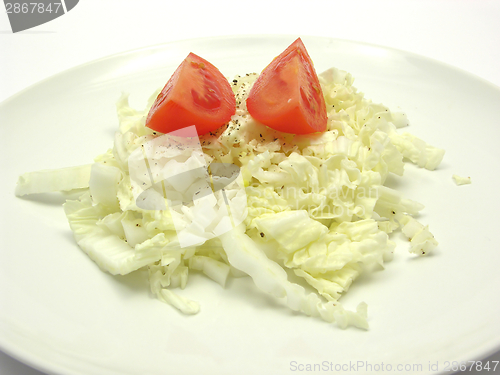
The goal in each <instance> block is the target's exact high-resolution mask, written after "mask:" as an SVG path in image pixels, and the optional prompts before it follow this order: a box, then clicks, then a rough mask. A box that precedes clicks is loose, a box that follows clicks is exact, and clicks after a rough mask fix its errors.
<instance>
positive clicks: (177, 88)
mask: <svg viewBox="0 0 500 375" xmlns="http://www.w3.org/2000/svg"><path fill="white" fill-rule="evenodd" d="M235 112H236V98H235V96H234V94H233V91H232V89H231V85H230V84H229V82H228V81H227V79H226V78H225V77H224V76H223V75H222V73H221V72H220V71H219V70H218V69H217V68H216V67H215V66H213V65H212V64H211V63H209V62H208V61H207V60H205V59H203V58H201V57H199V56H197V55H195V54H194V53H190V54H189V55H188V56H187V57H186V58H185V59H184V61H183V62H182V63H181V64H180V65H179V67H178V68H177V69H176V71H175V72H174V74H173V75H172V77H171V78H170V79H169V80H168V82H167V84H166V85H165V87H164V88H163V90H162V91H161V93H160V94H159V95H158V97H157V98H156V100H155V102H154V103H153V106H152V107H151V109H150V111H149V113H148V117H147V119H146V126H147V127H148V128H151V129H152V130H155V131H157V132H160V133H169V132H172V131H175V130H178V129H182V128H185V127H188V126H192V125H195V126H196V131H197V132H198V135H203V134H206V133H208V132H211V131H213V130H216V129H218V128H219V127H220V126H222V125H224V124H225V123H227V122H228V121H229V120H230V119H231V116H233V115H234V114H235Z"/></svg>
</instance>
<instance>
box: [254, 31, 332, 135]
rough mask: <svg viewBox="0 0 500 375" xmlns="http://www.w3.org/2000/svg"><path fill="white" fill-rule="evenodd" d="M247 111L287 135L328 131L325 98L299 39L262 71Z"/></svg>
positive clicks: (310, 61)
mask: <svg viewBox="0 0 500 375" xmlns="http://www.w3.org/2000/svg"><path fill="white" fill-rule="evenodd" d="M247 109H248V112H250V115H252V117H253V118H254V119H256V120H257V121H259V122H261V123H262V124H264V125H267V126H269V127H270V128H273V129H276V130H279V131H282V132H285V133H293V134H308V133H315V132H323V131H325V130H326V122H327V115H326V105H325V98H324V97H323V92H322V91H321V86H320V84H319V80H318V76H317V75H316V71H315V70H314V66H313V63H312V60H311V58H310V57H309V54H308V53H307V51H306V47H305V46H304V44H303V43H302V40H300V38H299V39H297V40H296V41H295V42H293V43H292V44H291V45H290V46H289V47H288V48H287V49H286V50H285V51H284V52H283V53H282V54H281V55H279V56H278V57H276V58H275V59H274V60H273V61H272V62H271V63H270V64H269V65H268V66H267V67H266V68H265V69H264V70H263V71H262V73H261V74H260V76H259V78H257V81H256V82H255V84H254V85H253V87H252V89H251V90H250V94H249V95H248V99H247Z"/></svg>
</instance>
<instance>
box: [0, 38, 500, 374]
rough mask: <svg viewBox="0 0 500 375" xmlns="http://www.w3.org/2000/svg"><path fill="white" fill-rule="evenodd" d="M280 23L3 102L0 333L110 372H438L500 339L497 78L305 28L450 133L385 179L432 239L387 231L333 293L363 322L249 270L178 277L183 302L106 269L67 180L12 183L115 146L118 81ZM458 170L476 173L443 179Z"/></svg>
mask: <svg viewBox="0 0 500 375" xmlns="http://www.w3.org/2000/svg"><path fill="white" fill-rule="evenodd" d="M293 40H294V38H293V37H291V36H261V37H260V36H249V37H243V36H237V37H224V38H214V39H197V40H189V41H182V42H177V43H171V44H167V45H161V46H155V47H150V48H145V49H141V50H137V51H132V52H128V53H123V54H120V55H116V56H111V57H108V58H104V59H101V60H98V61H95V62H92V63H89V64H85V65H83V66H80V67H77V68H74V69H71V70H69V71H66V72H63V73H61V74H59V75H56V76H54V77H52V78H50V79H48V80H45V81H43V82H40V83H39V84H36V85H34V86H32V87H30V88H28V89H26V90H25V91H23V92H21V93H20V94H18V95H15V96H14V97H12V98H10V99H8V100H7V101H5V102H3V103H2V104H1V105H0V118H1V121H2V138H1V141H0V142H1V148H0V150H1V160H2V161H1V163H2V169H1V170H2V184H1V199H2V203H1V231H2V244H1V250H0V251H1V253H0V267H1V272H0V292H1V296H0V297H1V305H2V306H1V309H0V348H1V349H2V350H4V351H6V352H7V353H9V354H11V355H13V356H15V357H16V358H18V359H20V360H21V361H24V362H26V363H28V364H30V365H32V366H34V367H36V368H39V369H42V370H43V371H47V372H50V373H58V374H121V375H123V374H139V373H141V374H164V373H174V374H201V373H203V374H221V373H226V374H235V373H238V374H257V373H260V374H263V373H269V374H280V373H289V372H291V371H292V372H293V371H294V370H296V371H298V372H299V370H300V369H301V368H303V369H305V368H306V367H299V365H303V366H305V365H307V364H309V365H314V364H319V365H321V366H322V368H321V369H322V370H325V369H327V368H328V369H333V370H335V368H337V369H339V366H344V367H343V369H344V370H345V369H346V368H347V367H346V366H349V365H351V364H353V363H354V364H356V366H357V365H359V366H361V364H362V363H364V365H372V366H376V365H378V366H381V364H382V363H383V364H384V366H386V367H385V368H387V365H388V364H390V365H391V366H393V369H397V367H396V366H398V365H403V366H404V365H415V366H422V367H421V370H422V371H419V370H420V368H419V367H414V370H415V371H414V372H415V373H433V372H435V371H434V370H435V368H436V367H435V363H436V362H439V370H440V371H443V370H445V366H446V361H448V362H450V365H451V362H452V361H464V360H473V359H480V358H482V357H484V356H486V355H488V354H490V353H492V352H494V351H496V350H498V349H500V323H499V319H498V317H499V316H500V302H499V299H498V290H499V287H500V272H499V269H498V267H499V266H498V265H499V264H500V252H499V251H498V241H497V240H495V236H496V234H497V233H498V232H497V230H498V224H499V219H498V212H500V200H499V199H498V186H499V185H500V177H499V176H500V174H499V172H500V152H499V149H498V147H497V142H498V140H499V139H500V127H499V126H498V121H499V118H500V107H499V106H498V103H500V89H499V88H498V87H495V86H493V85H491V84H489V83H487V82H485V81H482V80H480V79H478V78H477V77H474V76H471V75H469V74H467V73H464V72H462V71H459V70H457V69H455V68H452V67H450V66H446V65H443V64H441V63H438V62H435V61H430V60H428V59H426V58H423V57H419V56H416V55H414V54H411V53H406V52H401V51H396V50H391V49H387V48H381V47H376V46H371V45H364V44H357V43H352V42H346V41H339V40H335V39H328V38H315V37H310V38H307V37H304V38H303V40H304V42H305V44H306V46H307V47H308V50H309V53H310V55H311V56H312V58H313V60H314V61H315V64H316V69H317V70H318V71H322V70H324V69H326V68H328V67H330V66H336V67H338V68H341V69H344V70H347V71H349V72H351V73H352V74H353V75H354V77H355V78H356V82H355V83H356V86H357V87H358V88H359V89H360V90H361V91H363V92H364V93H365V94H366V96H367V97H368V98H372V99H373V100H374V101H377V102H382V103H384V104H386V105H388V106H389V107H390V108H392V109H394V110H404V111H405V112H406V113H407V114H408V116H409V118H410V121H411V124H412V125H411V127H410V128H408V129H407V130H408V131H410V132H412V133H413V134H415V135H417V136H419V137H421V138H423V139H425V140H426V141H428V142H429V143H431V144H434V145H436V146H439V147H442V148H444V149H446V150H447V153H446V156H445V159H444V162H443V164H442V166H441V167H440V168H439V170H437V171H434V172H429V171H426V170H422V169H418V168H415V167H413V166H410V165H409V166H408V168H407V171H406V174H405V178H404V179H396V178H394V179H391V183H392V184H393V185H397V186H398V188H400V189H401V190H402V191H403V192H404V193H405V194H406V195H407V197H409V198H412V199H415V200H417V201H420V202H422V203H424V204H425V205H426V209H425V211H424V213H423V215H421V221H423V222H424V223H426V224H429V225H430V228H431V230H432V232H433V233H434V234H435V235H436V237H437V239H438V240H439V241H440V246H439V248H438V249H437V251H436V253H435V255H432V256H428V257H425V258H418V259H415V258H414V257H413V256H410V255H409V254H408V252H407V248H408V244H405V243H400V244H399V246H398V249H397V253H396V256H395V259H394V261H393V262H391V263H388V264H387V267H386V270H384V271H383V272H377V273H375V274H373V275H371V276H369V277H365V278H363V279H360V280H359V282H357V283H355V284H354V285H353V287H352V289H351V290H350V291H349V293H348V294H347V295H346V296H345V298H343V302H344V304H345V305H346V306H347V307H349V308H354V307H355V306H356V304H357V303H358V302H360V301H362V300H363V301H366V302H367V303H368V306H369V323H370V325H371V329H370V330H369V331H367V332H365V331H362V330H358V329H354V328H350V329H347V330H340V329H338V328H337V327H336V326H334V325H329V324H327V323H325V322H323V321H320V320H319V319H314V318H308V317H306V316H303V315H301V314H296V313H293V312H290V311H289V310H287V309H286V308H284V307H282V306H280V305H279V304H277V303H275V302H274V301H273V300H271V299H270V298H268V297H267V296H265V295H263V294H261V293H260V292H258V291H256V289H255V287H254V286H253V285H252V283H251V282H250V280H249V279H237V280H233V281H231V282H230V283H229V285H228V287H227V288H226V290H223V289H222V288H221V287H220V286H219V285H217V284H215V283H213V282H211V281H209V280H206V279H205V278H203V277H201V276H198V275H194V277H192V278H190V283H189V284H188V287H187V288H186V290H184V291H183V292H182V294H183V295H186V296H189V297H191V298H192V299H195V300H197V301H199V302H200V303H201V307H202V310H201V312H200V313H199V314H198V315H196V316H189V317H187V316H183V315H181V314H180V313H178V312H177V311H175V310H174V309H173V308H171V307H170V306H168V305H165V304H162V303H161V302H159V301H157V300H156V299H154V298H153V297H152V296H151V295H150V293H149V291H148V286H147V284H146V281H145V278H144V275H143V274H141V273H138V274H134V275H130V276H126V277H112V276H110V275H108V274H105V273H103V272H101V271H100V270H99V269H98V268H97V266H96V265H95V264H94V263H93V262H92V261H90V260H89V259H88V258H87V257H86V256H85V255H84V254H83V253H82V251H80V250H79V248H78V247H77V246H76V244H75V242H74V241H73V238H72V234H71V232H70V230H69V227H68V224H67V222H66V219H65V216H64V213H63V209H62V207H61V203H62V202H63V201H64V197H63V196H62V195H60V194H53V195H47V196H35V197H31V198H27V199H18V198H15V197H14V186H15V182H16V180H17V177H18V175H20V174H22V173H24V172H27V171H32V170H38V169H48V168H58V167H64V166H72V165H79V164H85V163H88V162H90V161H91V160H92V158H93V157H94V156H96V155H98V154H100V153H102V152H104V151H105V150H106V149H108V148H110V147H111V146H112V142H113V133H114V131H115V129H116V127H117V119H116V115H115V102H116V100H117V98H118V97H119V95H120V93H121V92H122V91H128V92H130V93H131V94H132V95H131V101H132V104H134V105H135V106H137V107H143V106H144V104H145V101H146V99H147V97H148V96H149V95H150V94H151V93H152V92H153V91H154V90H155V89H156V88H158V87H161V86H163V85H164V83H165V82H166V81H167V80H168V78H169V76H170V74H171V73H172V72H173V70H174V69H175V68H176V66H177V65H178V64H179V63H180V62H181V61H182V59H184V57H185V56H186V55H187V54H188V53H189V52H190V51H193V52H195V53H197V54H199V55H201V56H203V57H204V58H206V59H207V60H209V61H211V62H212V63H213V64H215V65H216V66H217V67H219V69H220V70H221V71H222V72H223V73H224V74H225V75H227V76H232V75H234V74H241V73H247V72H253V71H260V70H261V69H263V68H264V67H265V66H266V64H268V63H269V62H270V61H271V59H272V58H273V57H274V56H276V55H277V54H279V53H280V52H281V51H282V50H284V49H285V47H287V46H288V45H289V44H290V43H291V42H292V41H293ZM454 173H457V174H460V175H466V176H471V177H472V181H473V184H472V185H468V186H461V187H457V186H455V184H454V183H453V182H452V179H451V176H452V174H454ZM350 361H351V363H350ZM358 361H360V362H358ZM429 364H432V365H433V366H431V367H429ZM329 366H333V367H329ZM335 366H337V367H335ZM351 369H352V367H351ZM374 369H376V368H374ZM379 369H380V367H379ZM358 370H359V371H358V372H359V373H363V372H364V371H362V370H363V368H361V367H360V368H358ZM406 370H407V371H405V372H406V373H411V372H412V371H408V370H410V368H406Z"/></svg>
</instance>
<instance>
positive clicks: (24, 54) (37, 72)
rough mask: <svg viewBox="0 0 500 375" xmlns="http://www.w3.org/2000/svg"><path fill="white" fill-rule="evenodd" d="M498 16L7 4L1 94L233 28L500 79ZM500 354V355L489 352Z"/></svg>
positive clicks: (495, 6)
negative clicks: (31, 11)
mask: <svg viewBox="0 0 500 375" xmlns="http://www.w3.org/2000/svg"><path fill="white" fill-rule="evenodd" d="M499 20H500V1H498V0H495V1H491V0H490V1H481V0H432V1H429V0H420V1H417V0H399V1H395V0H392V1H389V0H380V1H377V0H363V1H362V0H355V1H347V0H343V1H337V0H307V1H306V0H302V1H295V0H288V1H282V0H279V1H273V0H267V1H261V0H254V1H252V2H242V1H234V0H232V1H214V0H212V1H206V0H205V1H197V0H190V1H184V2H181V1H167V0H141V1H139V0H81V1H80V3H79V4H78V5H77V6H76V7H75V8H74V9H73V10H71V11H70V12H69V13H67V14H66V15H65V16H62V17H60V18H58V19H56V20H54V21H51V22H49V23H47V24H44V25H40V26H38V27H36V28H33V29H30V30H26V31H23V32H20V33H16V34H13V33H12V31H11V29H10V25H9V21H8V18H7V14H6V13H5V9H4V8H3V5H0V102H1V101H3V100H5V99H6V98H8V97H10V96H12V95H14V94H16V93H17V92H19V91H21V90H23V89H25V88H26V87H28V86H30V85H32V84H34V83H36V82H38V81H40V80H42V79H45V78H47V77H50V76H51V75H53V74H56V73H58V72H60V71H62V70H65V69H68V68H71V67H74V66H76V65H79V64H82V63H85V62H88V61H91V60H94V59H97V58H100V57H104V56H107V55H110V54H114V53H119V52H123V51H127V50H131V49H135V48H139V47H144V46H148V45H152V44H160V43H165V42H169V41H176V40H182V39H189V38H198V37H205V36H218V35H233V34H291V35H294V36H303V35H314V36H328V37H334V38H339V39H347V40H352V41H361V42H367V43H373V44H377V45H381V46H387V47H393V48H398V49H402V50H406V51H411V52H415V53H418V54H420V55H423V56H426V57H430V58H433V59H436V60H440V61H442V62H445V63H447V64H450V65H453V66H456V67H459V68H461V69H464V70H466V71H469V72H471V73H473V74H475V75H477V76H479V77H481V78H483V79H486V80H488V81H490V82H492V83H494V84H496V85H497V86H500V69H499V65H500V48H499V47H500V26H499ZM499 104H500V103H499ZM478 110H480V109H478ZM0 124H1V125H0V126H1V130H2V132H3V131H7V129H8V127H9V126H12V124H4V123H2V122H1V119H0ZM0 308H1V301H0ZM478 359H480V358H478ZM499 359H500V353H497V354H496V355H494V356H493V357H490V360H499ZM496 372H497V373H498V372H500V366H499V368H497V371H496ZM468 373H471V372H468ZM472 373H474V372H472ZM484 373H488V372H484ZM20 374H23V375H36V374H38V375H39V374H41V373H40V372H38V371H36V370H33V369H31V368H29V367H27V366H25V365H24V364H21V363H20V362H17V361H16V360H14V359H12V358H10V357H8V356H7V355H5V354H3V353H1V352H0V375H20Z"/></svg>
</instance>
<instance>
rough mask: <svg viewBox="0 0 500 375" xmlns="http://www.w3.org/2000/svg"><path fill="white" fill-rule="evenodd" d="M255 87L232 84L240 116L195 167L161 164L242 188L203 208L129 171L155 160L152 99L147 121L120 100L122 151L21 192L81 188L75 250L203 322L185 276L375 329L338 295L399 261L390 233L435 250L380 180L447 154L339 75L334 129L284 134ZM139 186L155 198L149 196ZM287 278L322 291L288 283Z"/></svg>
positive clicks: (205, 139)
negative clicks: (215, 175)
mask: <svg viewBox="0 0 500 375" xmlns="http://www.w3.org/2000/svg"><path fill="white" fill-rule="evenodd" d="M256 77H257V75H256V74H247V75H246V76H241V77H240V76H238V77H236V78H235V79H234V80H233V81H232V85H233V91H234V93H235V95H236V100H237V111H236V114H235V115H234V116H233V117H232V119H231V121H230V122H229V123H228V124H227V126H224V127H222V128H221V129H219V130H218V131H217V132H215V133H210V134H207V135H204V136H201V137H199V146H200V147H201V149H202V150H203V152H202V154H201V156H199V157H194V156H193V157H190V158H184V159H182V158H183V156H182V155H181V153H178V154H176V155H174V157H173V158H174V159H175V158H177V159H175V160H174V159H172V160H170V162H169V163H170V164H168V165H167V164H165V166H163V167H164V170H167V169H168V170H169V171H175V170H176V168H181V167H180V166H183V165H186V164H192V167H191V168H192V169H194V168H197V167H200V168H201V167H203V165H208V164H210V165H215V164H211V163H226V164H228V165H229V164H232V165H236V166H237V167H238V168H239V172H240V173H239V176H238V179H236V180H235V181H234V182H232V183H231V184H229V183H228V182H227V181H229V177H222V180H221V181H223V182H224V184H222V185H220V186H226V185H227V186H226V188H224V189H222V190H221V191H219V192H218V194H213V195H210V197H209V198H207V197H204V200H203V202H204V204H203V205H202V204H201V203H199V202H200V201H201V200H198V201H196V200H195V201H194V203H192V204H190V205H183V204H180V203H178V202H181V201H182V199H181V198H178V200H177V201H176V198H175V197H172V196H176V194H180V195H179V197H181V196H182V190H186V189H187V188H188V186H191V185H192V184H194V182H193V181H191V182H189V183H188V182H186V181H184V180H175V181H174V180H172V186H173V188H172V189H174V190H172V191H173V193H172V194H173V195H171V196H170V198H169V196H167V198H169V200H168V201H167V203H165V199H164V197H163V196H162V195H161V189H165V186H164V185H159V184H157V183H156V184H155V183H154V181H153V176H149V177H148V176H147V175H146V174H144V175H143V177H142V178H143V180H139V181H137V180H136V179H135V178H134V173H135V172H134V171H135V169H134V171H130V170H129V168H140V165H139V164H140V160H139V159H140V157H141V155H143V154H144V155H145V154H146V153H147V152H149V151H148V150H149V149H148V147H150V149H151V147H153V148H152V149H151V150H153V149H154V150H157V149H155V148H154V147H157V146H155V145H154V144H155V143H154V142H155V140H156V139H157V138H158V137H159V136H160V135H159V134H156V133H155V132H153V131H152V130H151V129H149V128H147V127H145V119H146V116H147V113H148V111H149V108H150V107H151V105H152V103H153V101H154V99H155V98H156V93H155V94H154V95H153V96H151V98H150V100H149V102H148V105H147V106H146V108H145V109H144V110H135V109H133V108H131V107H130V106H129V104H128V96H127V95H122V97H121V98H120V99H119V101H118V103H117V111H118V118H119V130H118V131H117V133H116V135H115V139H114V146H113V148H112V149H110V150H108V151H107V152H106V153H104V154H102V155H100V156H98V157H97V158H96V159H95V162H94V164H92V165H91V166H84V167H77V168H70V169H62V170H57V171H50V172H33V173H28V174H25V175H23V176H21V177H20V178H19V181H18V186H17V189H16V194H17V195H24V194H32V193H41V192H48V191H56V190H71V189H76V188H86V191H85V193H83V195H82V196H81V197H80V199H78V200H70V201H67V202H66V203H65V205H64V209H65V212H66V215H67V218H68V221H69V225H70V227H71V229H72V231H73V233H74V237H75V240H76V242H77V243H78V245H79V246H80V247H81V249H82V250H83V251H85V252H86V253H87V254H88V255H89V257H90V258H91V259H93V260H94V261H95V262H96V263H97V264H98V265H99V267H101V268H102V269H103V270H104V271H107V272H110V273H111V274H127V273H130V272H133V271H136V270H138V269H140V268H146V269H147V270H148V274H149V281H150V287H151V292H152V293H153V294H154V295H156V296H157V297H158V299H160V300H161V301H163V302H166V303H168V304H170V305H172V306H174V307H176V308H177V309H179V310H180V311H182V312H183V313H186V314H195V313H197V312H198V311H199V304H198V303H197V302H195V301H191V300H189V299H187V298H186V297H182V296H179V295H177V294H176V293H175V292H174V291H173V290H174V289H175V288H185V287H186V285H187V283H188V278H189V277H188V276H189V272H190V271H199V272H203V273H204V274H205V275H206V276H207V277H209V278H210V279H212V280H214V281H215V282H217V283H218V284H220V285H221V286H222V287H224V285H225V283H226V280H227V279H228V277H240V276H243V275H249V276H250V277H251V278H252V280H253V282H254V283H255V285H256V286H257V287H258V288H259V289H260V290H262V291H263V292H265V293H268V294H270V295H272V296H274V297H276V298H277V299H279V300H280V301H282V302H283V303H284V304H285V305H287V306H288V307H289V308H291V309H292V310H295V311H301V312H303V313H304V314H307V315H310V316H318V317H321V318H322V319H324V320H325V321H327V322H336V323H337V324H338V325H339V326H340V327H347V326H349V325H354V326H356V327H360V328H364V329H367V328H368V323H367V308H366V304H365V303H363V302H362V303H360V304H359V305H358V307H357V310H356V311H348V310H346V309H344V307H343V306H342V304H341V303H340V302H339V298H340V297H341V296H342V295H343V294H344V293H345V292H347V291H348V289H349V287H350V286H351V284H352V283H353V282H354V281H355V279H356V278H357V277H358V276H359V275H360V274H361V273H363V272H370V270H372V269H374V268H377V267H383V266H384V263H385V262H386V261H389V260H390V259H391V258H392V255H393V252H394V249H395V247H396V245H395V243H394V242H393V241H391V240H390V238H389V234H390V233H392V232H394V231H396V230H399V229H400V230H401V231H402V233H403V234H404V235H406V236H407V237H408V238H409V240H410V248H409V251H410V252H411V253H414V254H417V255H424V254H428V253H429V252H431V251H432V250H433V249H434V248H435V247H436V246H437V245H438V243H437V241H436V240H435V238H434V236H433V235H432V234H431V232H430V231H429V230H428V227H427V226H424V225H423V224H421V223H419V222H418V221H417V220H416V219H415V217H414V216H416V215H417V214H418V213H419V211H421V210H422V209H423V205H421V204H420V203H417V202H414V201H412V200H410V199H408V198H405V197H403V196H402V195H401V193H399V192H398V191H396V190H394V189H391V188H389V187H387V186H384V183H385V181H386V179H387V177H388V175H389V174H390V173H393V174H396V175H399V176H402V175H403V172H404V165H405V161H410V162H412V163H415V164H417V165H418V166H420V167H423V168H426V169H429V170H434V169H435V168H436V167H437V166H438V165H439V163H440V162H441V160H442V158H443V155H444V151H443V150H441V149H438V148H435V147H433V146H430V145H428V144H427V143H425V142H424V141H423V140H421V139H419V138H417V137H415V136H413V135H411V134H408V133H400V132H399V131H398V128H401V127H405V126H407V125H408V118H407V116H406V115H405V114H403V113H393V112H391V111H390V110H389V109H388V108H386V107H385V106H383V105H381V104H376V103H372V102H371V101H369V100H367V99H365V98H364V95H363V94H362V93H360V92H358V91H357V89H356V88H355V87H354V86H353V78H352V76H351V75H350V74H349V73H347V72H344V71H341V70H338V69H336V68H332V69H329V70H327V71H326V72H324V73H323V74H321V75H320V76H319V79H320V83H321V85H322V90H323V93H324V95H325V100H326V105H327V108H328V127H327V131H326V132H324V133H321V134H312V135H292V134H285V133H280V132H278V131H275V130H273V129H270V128H268V127H266V126H264V125H262V124H260V123H258V122H256V121H255V120H254V119H252V118H251V116H250V115H249V114H248V112H247V110H246V106H245V99H246V97H247V94H248V92H249V91H250V88H251V86H252V84H253V82H254V81H255V79H256ZM148 145H153V146H148ZM166 152H167V153H168V152H170V151H168V150H167V151H166ZM136 159H137V160H138V161H137V162H136ZM176 160H177V161H176ZM179 160H180V161H179ZM173 175H175V173H173ZM168 177H169V176H164V178H165V181H167V180H168ZM170 177H172V176H170ZM224 178H226V180H224ZM149 179H151V181H149ZM219 183H221V182H220V181H219ZM189 184H191V185H189ZM141 185H146V186H147V187H148V189H144V191H142V195H140V194H139V192H141ZM177 185H179V186H177ZM176 186H177V187H176ZM200 186H201V185H200ZM175 189H177V190H175ZM199 189H201V190H200V191H202V188H201V187H200V188H199ZM138 196H140V197H142V198H141V199H143V200H144V202H146V201H147V202H148V204H149V205H150V206H147V205H145V203H144V202H143V201H140V200H139V199H138V198H137V197H138ZM176 202H177V203H176ZM197 202H198V203H197ZM167 206H168V209H167ZM155 207H156V208H158V207H163V209H155ZM238 213H239V214H240V215H239V216H238ZM228 218H230V219H228ZM228 227H230V228H232V230H227V228H228ZM181 234H182V236H181ZM286 269H288V270H290V272H293V273H294V274H295V275H296V276H298V277H299V279H301V280H303V282H304V285H309V287H310V288H312V290H315V291H316V293H311V292H309V293H308V292H306V288H305V287H304V285H299V284H298V283H294V282H291V281H289V280H288V277H287V272H286V271H285V270H286Z"/></svg>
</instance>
